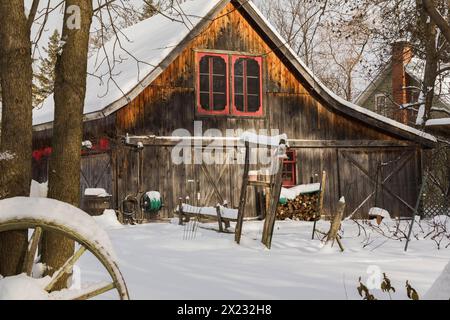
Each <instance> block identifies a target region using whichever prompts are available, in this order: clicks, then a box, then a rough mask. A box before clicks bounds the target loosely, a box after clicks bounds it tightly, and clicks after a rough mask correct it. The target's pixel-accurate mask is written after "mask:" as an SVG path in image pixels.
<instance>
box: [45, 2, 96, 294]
mask: <svg viewBox="0 0 450 320" xmlns="http://www.w3.org/2000/svg"><path fill="white" fill-rule="evenodd" d="M65 7H66V11H65V16H64V26H63V32H62V39H63V41H64V45H63V47H62V49H61V54H60V55H59V56H58V58H57V62H56V68H55V93H54V100H55V120H54V123H53V141H52V147H53V154H52V157H51V159H50V166H49V191H48V196H49V198H53V199H56V200H60V201H63V202H67V203H70V204H72V205H74V206H79V204H80V167H81V152H80V148H81V142H82V137H83V109H84V99H85V95H86V75H87V59H88V50H89V31H90V28H91V23H92V16H93V6H92V0H66V3H65ZM71 8H79V9H78V10H79V11H77V10H74V11H72V10H71ZM77 12H79V15H78V14H77ZM77 19H79V20H77ZM73 252H74V244H73V241H71V240H69V239H66V238H64V237H61V236H60V235H57V234H54V233H45V235H44V237H43V239H42V261H43V262H44V263H45V264H46V265H47V266H48V267H49V270H48V272H49V273H50V274H53V272H55V271H56V270H58V269H59V268H60V267H62V265H63V264H64V262H65V261H67V260H68V259H69V258H70V257H71V256H72V255H73ZM65 280H67V279H62V280H61V281H60V283H59V285H58V286H57V287H56V288H55V289H62V288H64V287H65V286H66V284H65Z"/></svg>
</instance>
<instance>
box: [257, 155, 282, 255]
mask: <svg viewBox="0 0 450 320" xmlns="http://www.w3.org/2000/svg"><path fill="white" fill-rule="evenodd" d="M283 159H284V157H283V155H276V159H275V161H276V163H277V167H276V168H277V169H278V171H277V173H276V175H275V178H274V180H273V184H272V187H273V192H272V198H271V203H270V210H269V211H268V212H267V214H266V219H265V221H264V228H263V235H262V243H263V244H264V245H265V246H266V247H267V248H268V249H270V248H271V246H272V236H273V230H274V227H275V220H276V216H277V208H278V203H279V201H280V194H281V185H282V182H283Z"/></svg>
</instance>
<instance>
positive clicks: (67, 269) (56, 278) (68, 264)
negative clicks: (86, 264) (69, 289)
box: [45, 246, 86, 292]
mask: <svg viewBox="0 0 450 320" xmlns="http://www.w3.org/2000/svg"><path fill="white" fill-rule="evenodd" d="M85 252H86V247H84V246H81V247H80V249H78V251H77V252H75V254H74V255H73V256H72V257H70V258H69V259H68V260H67V261H66V262H65V263H64V265H63V266H62V267H61V269H59V270H58V271H57V272H56V273H55V274H54V275H53V277H52V280H51V281H50V283H49V284H48V285H47V286H46V287H45V291H47V292H50V291H52V289H53V288H54V286H55V285H56V283H57V282H58V281H59V279H61V278H62V277H63V276H64V275H65V274H67V273H69V272H71V270H72V267H73V266H74V264H75V263H76V262H77V261H78V260H79V259H80V258H81V256H82V255H83V253H85Z"/></svg>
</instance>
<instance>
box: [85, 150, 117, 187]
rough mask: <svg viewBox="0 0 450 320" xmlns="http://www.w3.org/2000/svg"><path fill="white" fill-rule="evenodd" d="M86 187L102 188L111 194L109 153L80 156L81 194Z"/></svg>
mask: <svg viewBox="0 0 450 320" xmlns="http://www.w3.org/2000/svg"><path fill="white" fill-rule="evenodd" d="M87 188H103V189H105V190H106V192H108V193H109V194H112V170H111V156H110V154H109V153H101V154H95V155H88V156H83V157H82V158H81V195H84V191H85V190H86V189H87Z"/></svg>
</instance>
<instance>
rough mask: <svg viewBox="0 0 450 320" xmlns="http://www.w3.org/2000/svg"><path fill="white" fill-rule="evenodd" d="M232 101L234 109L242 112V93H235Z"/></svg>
mask: <svg viewBox="0 0 450 320" xmlns="http://www.w3.org/2000/svg"><path fill="white" fill-rule="evenodd" d="M234 100H235V101H234V103H235V105H236V109H238V110H239V111H241V112H243V111H244V96H243V95H239V94H237V95H235V96H234Z"/></svg>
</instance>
